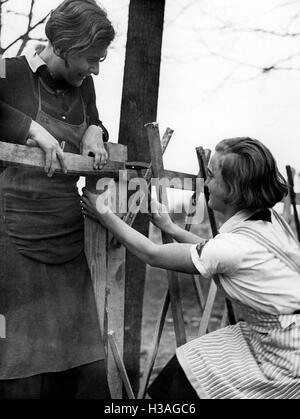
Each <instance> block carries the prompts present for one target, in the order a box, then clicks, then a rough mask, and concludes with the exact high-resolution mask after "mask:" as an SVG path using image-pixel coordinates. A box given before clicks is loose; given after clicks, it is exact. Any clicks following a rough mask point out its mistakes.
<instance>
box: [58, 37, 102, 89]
mask: <svg viewBox="0 0 300 419" xmlns="http://www.w3.org/2000/svg"><path fill="white" fill-rule="evenodd" d="M106 54H107V49H106V48H103V46H101V45H100V44H99V43H98V44H97V43H96V44H95V45H93V46H92V47H90V48H88V49H87V50H85V51H83V52H75V53H73V54H70V55H69V56H68V60H67V63H66V62H65V61H64V60H63V59H60V62H59V64H58V66H57V70H58V71H57V74H58V75H59V76H60V77H61V78H63V79H64V80H65V81H66V82H67V83H69V84H71V85H72V86H75V87H80V86H81V85H82V83H83V81H84V79H85V78H86V77H88V76H90V75H91V74H94V75H95V76H97V75H98V74H99V65H100V62H102V61H104V60H105V58H106Z"/></svg>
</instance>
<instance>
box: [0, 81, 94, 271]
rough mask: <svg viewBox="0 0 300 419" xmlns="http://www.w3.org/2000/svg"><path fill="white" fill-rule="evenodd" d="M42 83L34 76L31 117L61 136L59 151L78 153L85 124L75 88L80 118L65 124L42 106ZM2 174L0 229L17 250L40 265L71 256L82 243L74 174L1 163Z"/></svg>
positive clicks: (59, 262)
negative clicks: (0, 219)
mask: <svg viewBox="0 0 300 419" xmlns="http://www.w3.org/2000/svg"><path fill="white" fill-rule="evenodd" d="M42 83H43V82H42V81H41V80H39V81H38V96H39V106H38V112H37V115H36V118H35V120H36V122H38V123H39V124H40V125H42V126H43V127H44V128H45V129H46V130H47V131H48V132H49V133H50V134H52V135H53V137H55V138H56V139H57V141H58V142H59V143H61V142H62V141H65V148H64V151H66V152H69V153H77V154H79V153H80V142H81V139H82V137H83V134H84V132H85V131H86V129H87V118H86V112H85V105H84V103H83V100H82V97H81V95H80V93H78V100H80V101H81V102H82V106H83V115H84V119H83V122H82V123H81V124H80V125H72V124H68V123H66V122H64V121H61V120H58V119H56V118H54V117H52V116H51V115H49V114H47V113H46V112H44V111H43V109H42V106H43V104H42V98H41V84H42ZM45 88H46V87H45ZM46 89H47V88H46ZM4 176H5V179H4V182H3V185H4V186H3V214H4V223H5V229H6V232H7V234H8V235H9V236H10V238H11V240H12V242H13V243H14V245H15V246H16V248H17V250H18V252H20V253H21V254H23V255H24V256H27V257H29V258H32V259H34V260H37V261H39V262H43V263H46V264H62V263H66V262H68V261H71V260H73V259H74V258H76V257H77V256H78V255H79V254H80V253H81V252H82V251H83V248H84V240H83V217H82V213H81V207H80V199H79V195H78V190H77V181H78V177H74V176H65V175H62V174H58V173H55V174H54V175H53V177H52V178H48V177H47V176H46V174H45V173H44V172H41V171H37V170H32V169H28V168H20V167H19V168H13V167H9V168H7V169H6V170H5V173H4Z"/></svg>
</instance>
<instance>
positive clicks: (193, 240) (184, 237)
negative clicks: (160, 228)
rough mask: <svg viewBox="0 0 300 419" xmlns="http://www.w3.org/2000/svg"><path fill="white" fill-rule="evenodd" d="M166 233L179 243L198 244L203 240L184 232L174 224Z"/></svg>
mask: <svg viewBox="0 0 300 419" xmlns="http://www.w3.org/2000/svg"><path fill="white" fill-rule="evenodd" d="M167 233H168V234H169V235H170V236H171V237H172V238H173V239H174V240H176V241H177V242H179V243H190V244H198V243H201V242H202V241H203V240H204V239H203V238H202V237H199V236H197V235H196V234H194V233H191V232H190V231H187V230H184V229H183V228H181V227H179V226H178V225H177V224H175V223H173V224H172V228H170V229H169V231H168V232H167Z"/></svg>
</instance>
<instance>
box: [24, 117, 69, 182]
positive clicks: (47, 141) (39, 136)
mask: <svg viewBox="0 0 300 419" xmlns="http://www.w3.org/2000/svg"><path fill="white" fill-rule="evenodd" d="M27 145H29V146H31V147H40V148H41V149H42V150H43V151H44V152H45V160H46V164H45V172H46V173H47V176H49V177H51V176H52V175H53V173H54V172H55V166H56V165H57V163H58V162H59V163H60V165H61V168H62V170H63V172H64V173H67V167H66V164H65V158H64V153H63V150H62V149H61V148H60V145H59V143H58V141H57V140H56V139H55V138H54V137H53V136H52V135H51V134H50V133H49V132H48V131H47V130H46V129H45V128H44V127H42V126H41V125H40V124H38V123H37V122H36V121H32V122H31V125H30V128H29V134H28V139H27Z"/></svg>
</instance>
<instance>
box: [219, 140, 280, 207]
mask: <svg viewBox="0 0 300 419" xmlns="http://www.w3.org/2000/svg"><path fill="white" fill-rule="evenodd" d="M216 152H218V153H220V155H221V160H220V165H221V174H222V177H223V180H224V182H225V184H226V185H227V187H228V190H229V193H228V195H227V198H226V203H230V204H233V205H236V206H237V207H239V208H249V209H250V208H251V209H261V208H272V207H273V206H274V205H275V204H276V203H277V202H279V201H281V200H282V199H283V197H284V196H286V195H287V193H288V186H287V183H286V181H285V179H284V177H283V176H282V175H281V173H280V172H279V170H278V168H277V164H276V161H275V159H274V157H273V155H272V153H271V152H270V150H269V149H268V148H267V147H266V146H265V145H264V144H262V143H261V142H260V141H258V140H254V139H252V138H249V137H238V138H229V139H226V140H223V141H221V142H219V143H218V144H217V146H216Z"/></svg>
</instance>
